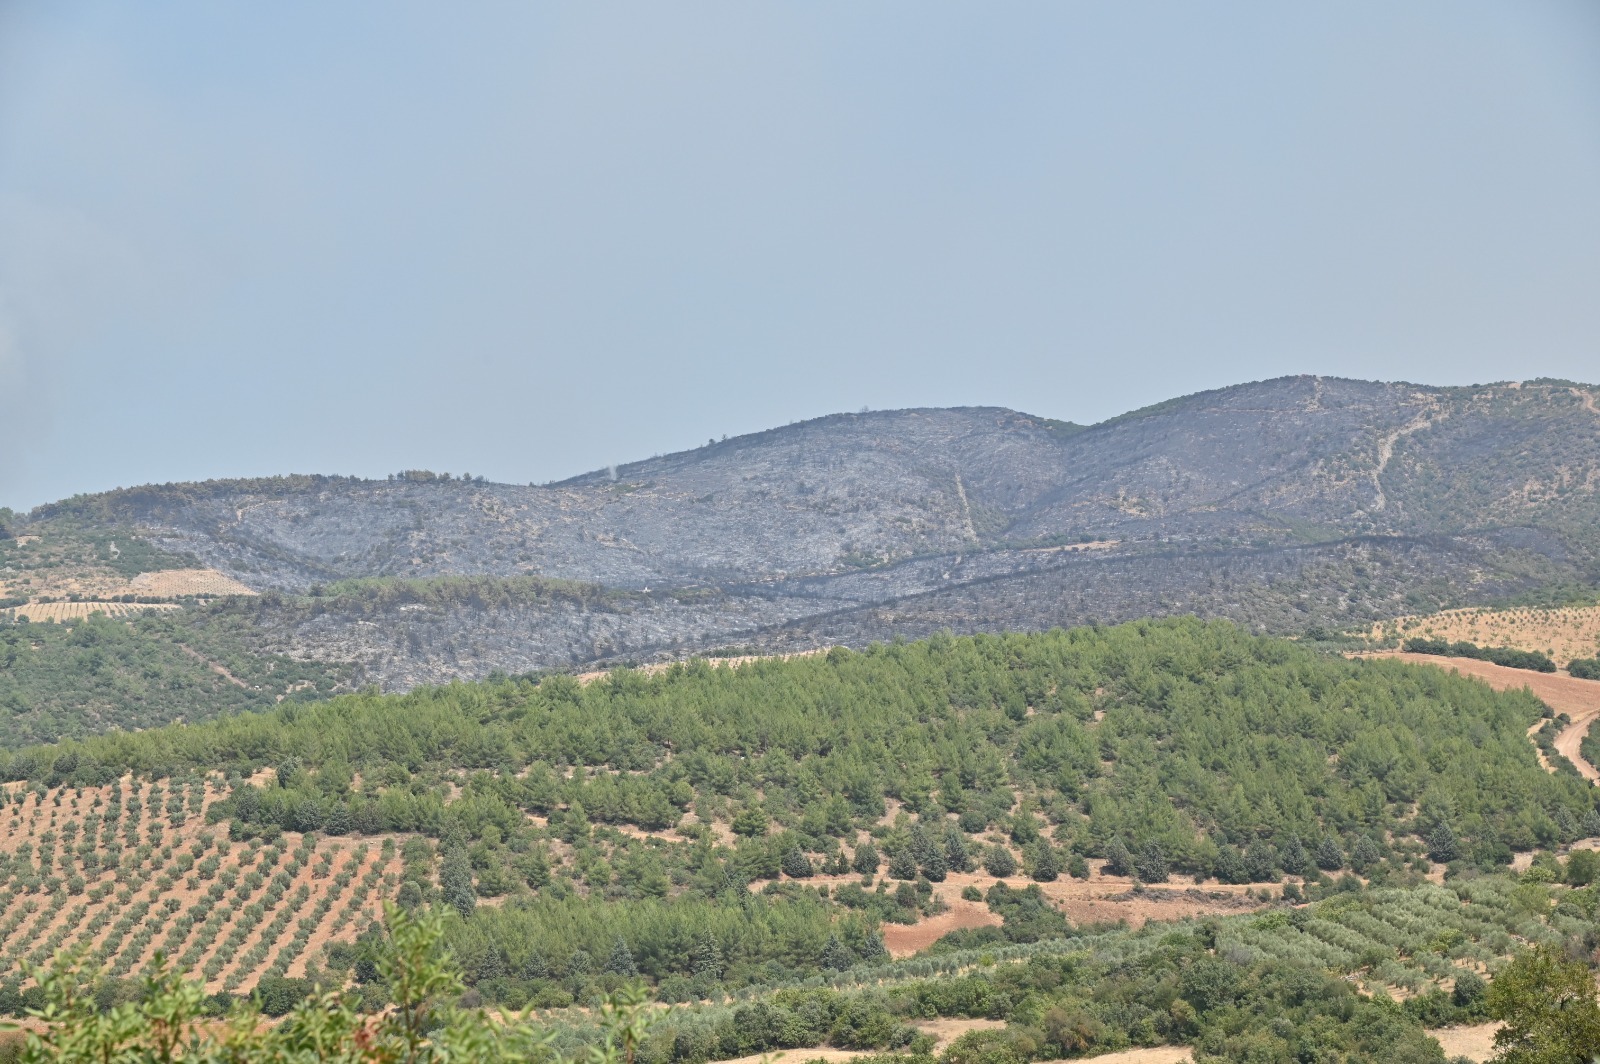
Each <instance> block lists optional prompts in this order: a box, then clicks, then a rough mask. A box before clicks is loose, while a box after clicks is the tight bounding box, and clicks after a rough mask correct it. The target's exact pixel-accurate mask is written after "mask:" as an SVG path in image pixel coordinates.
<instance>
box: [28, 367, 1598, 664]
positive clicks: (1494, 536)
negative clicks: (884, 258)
mask: <svg viewBox="0 0 1600 1064" xmlns="http://www.w3.org/2000/svg"><path fill="white" fill-rule="evenodd" d="M1593 394H1594V393H1593V390H1592V389H1590V388H1589V387H1588V386H1582V385H1576V384H1570V383H1566V382H1549V381H1545V382H1525V383H1521V384H1501V385H1490V386H1482V387H1472V388H1428V387H1422V386H1415V385H1407V384H1380V383H1369V382H1362V381H1348V380H1336V379H1327V378H1313V377H1295V378H1283V379H1279V380H1273V381H1266V382H1260V383H1256V384H1248V385H1240V386H1237V387H1233V388H1226V389H1222V390H1219V391H1215V392H1206V393H1201V394H1198V395H1193V396H1187V397H1184V398H1181V399H1174V400H1172V401H1170V402H1167V403H1163V404H1160V405H1158V406H1155V407H1151V408H1148V409H1145V410H1140V411H1134V412H1132V413H1129V414H1126V415H1123V416H1121V417H1118V418H1114V419H1112V420H1110V421H1108V422H1105V423H1102V424H1100V425H1095V426H1091V427H1082V426H1077V425H1071V424H1066V423H1062V422H1057V421H1051V420H1049V419H1047V418H1042V417H1037V416H1033V415H1028V414H1021V413H1017V412H1014V411H1009V410H1000V409H993V408H960V409H949V410H901V411H886V412H879V413H867V414H851V415H834V416H830V417H825V418H819V419H816V420H814V421H808V422H804V423H800V424H795V425H790V426H787V427H784V428H778V429H773V430H770V431H768V432H763V433H757V434H754V435H750V436H743V437H739V438H736V439H731V440H724V441H720V442H714V443H709V444H707V445H706V446H705V447H702V448H698V449H696V450H693V451H686V452H682V453H679V454H673V455H667V456H664V457H657V458H652V459H649V460H645V461H640V462H633V463H627V464H623V465H619V466H616V467H612V468H607V469H604V470H600V471H597V472H594V473H589V474H585V475H583V476H580V477H575V478H573V479H571V480H567V481H563V482H561V483H556V484H547V485H540V486H522V485H511V484H488V483H484V482H482V481H481V480H477V479H471V480H466V479H462V478H458V477H451V476H448V475H444V476H441V475H436V474H433V473H426V472H415V471H413V472H410V473H406V474H401V475H397V476H395V477H393V478H391V479H389V480H385V481H365V480H356V479H349V478H340V477H326V476H292V477H281V478H270V479H264V480H255V481H218V482H209V483H204V484H177V485H165V486H152V487H143V488H134V489H128V490H125V491H117V492H112V493H108V494H105V495H99V496H92V497H79V498H75V499H72V500H68V501H66V502H63V503H59V504H55V505H52V506H46V507H41V508H40V509H38V510H36V511H35V512H34V513H33V514H31V515H30V516H29V517H28V518H27V519H26V520H21V521H16V522H13V524H14V525H15V528H14V529H13V533H14V535H16V536H18V537H25V536H38V537H40V540H39V542H38V543H37V544H35V545H33V546H32V547H30V548H28V550H29V551H33V552H35V553H37V552H39V551H42V550H45V549H46V548H48V547H49V545H50V544H51V543H52V542H53V541H63V540H71V539H72V538H73V537H77V538H78V539H79V540H82V541H84V542H89V541H91V540H92V541H93V543H94V544H95V546H94V548H93V551H92V552H90V553H92V554H93V557H92V558H90V559H89V561H91V562H93V564H95V565H100V566H108V565H110V564H111V560H110V558H109V545H110V543H112V542H115V543H116V544H117V545H118V548H119V550H120V551H122V552H123V553H122V557H121V558H120V559H119V560H118V562H117V564H119V565H121V566H122V568H123V569H127V568H128V563H127V559H128V557H129V556H130V553H129V552H131V551H133V550H134V548H133V546H132V544H134V543H137V544H139V545H140V546H139V547H138V549H139V550H140V551H143V552H145V553H146V554H148V555H149V556H151V557H152V558H154V557H158V556H159V557H160V558H164V559H172V560H171V561H165V562H162V563H160V564H158V565H157V564H152V566H151V568H153V569H161V568H196V567H198V568H204V569H208V570H211V571H214V572H216V573H218V574H221V575H222V576H223V577H225V578H226V579H228V580H232V581H237V582H238V583H239V584H240V585H243V586H244V587H247V588H249V589H251V590H253V591H257V592H262V593H263V594H261V595H260V596H259V597H257V598H254V599H251V600H249V601H245V600H242V599H238V598H235V599H232V600H228V601H229V602H230V605H228V606H226V607H225V608H227V609H229V610H231V611H233V613H234V615H235V616H239V617H243V618H246V619H247V620H248V623H249V625H250V626H251V628H252V629H253V631H254V632H255V633H256V635H257V638H256V644H257V646H258V647H259V648H260V649H264V650H270V651H273V652H276V653H282V654H286V655H290V656H294V657H299V658H307V657H309V658H315V659H318V660H321V661H327V662H339V663H347V664H351V665H354V666H356V667H358V668H359V669H360V672H361V677H362V678H363V679H365V680H368V681H373V682H378V683H380V684H382V685H383V686H385V687H386V688H390V689H403V688H406V687H410V686H413V685H415V684H417V683H425V682H437V681H440V680H443V679H447V678H450V677H458V676H465V677H482V676H486V675H488V674H489V673H491V672H493V671H497V670H498V671H501V672H507V673H521V672H526V671H530V670H534V669H544V668H571V667H575V666H582V665H585V664H588V663H592V662H606V661H617V660H648V659H654V658H671V657H675V656H682V655H684V654H687V653H691V652H695V651H705V650H713V649H717V648H719V647H729V646H751V647H758V648H766V649H785V650H788V649H804V648H806V647H814V646H827V645H832V644H836V643H845V644H848V645H861V644H863V643H865V642H869V641H872V640H875V639H885V638H889V637H892V636H894V635H897V634H899V635H908V636H912V637H915V636H919V635H926V634H931V633H932V632H935V631H939V630H941V629H944V628H949V629H951V630H953V631H956V632H965V631H998V630H1007V629H1037V628H1047V627H1051V626H1055V625H1071V624H1077V623H1085V622H1089V621H1098V622H1102V623H1107V622H1117V621H1121V620H1126V619H1131V618H1135V617H1142V616H1159V615H1169V614H1174V613H1185V612H1191V613H1197V614H1200V615H1203V616H1215V617H1227V618H1231V619H1234V620H1238V621H1240V622H1242V623H1245V624H1247V625H1249V626H1251V627H1253V628H1256V629H1258V630H1265V631H1277V632H1299V631H1302V630H1304V629H1306V628H1308V627H1314V626H1323V627H1332V628H1347V627H1351V626H1354V625H1358V624H1363V623H1368V622H1375V621H1380V620H1384V619H1387V618H1391V617H1396V616H1400V615H1404V614H1414V613H1417V612H1419V611H1426V610H1433V609H1437V608H1439V607H1442V606H1468V605H1474V604H1481V603H1486V602H1492V601H1496V600H1501V599H1506V598H1510V597H1514V596H1528V595H1540V594H1551V593H1563V594H1564V593H1567V592H1569V591H1570V590H1571V589H1572V588H1578V587H1590V588H1592V587H1596V586H1600V494H1597V490H1600V415H1596V413H1595V412H1594V411H1595V406H1594V402H1593ZM113 536H120V537H122V538H121V539H113V538H112V537H113ZM128 537H133V538H132V539H129V538H128ZM12 542H13V543H15V542H16V540H13V541H12ZM0 550H3V551H4V557H3V558H0V563H4V564H8V565H10V566H11V567H12V569H13V571H15V572H16V573H17V576H16V577H13V576H12V575H11V574H10V573H7V572H6V571H5V570H4V569H0V577H3V578H5V579H7V580H8V581H10V582H11V583H13V584H16V585H17V586H19V587H21V586H23V585H22V584H21V578H23V577H25V578H26V579H31V580H33V581H34V583H33V585H32V586H33V587H35V588H37V587H39V586H41V584H40V582H41V581H43V580H45V579H46V572H45V570H43V569H40V568H33V569H29V570H27V572H26V573H23V571H22V570H20V569H17V568H16V567H17V566H18V565H19V564H22V563H23V559H24V555H25V554H26V551H24V550H23V549H22V548H18V547H15V546H13V547H9V548H0ZM80 553H82V552H80ZM85 556H86V557H87V555H85ZM460 578H470V580H469V581H468V582H467V583H465V584H463V583H461V582H460ZM129 579H132V578H131V577H130V578H129ZM140 579H143V577H140ZM373 581H378V582H380V583H381V584H382V585H383V586H382V587H379V586H377V585H374V584H373Z"/></svg>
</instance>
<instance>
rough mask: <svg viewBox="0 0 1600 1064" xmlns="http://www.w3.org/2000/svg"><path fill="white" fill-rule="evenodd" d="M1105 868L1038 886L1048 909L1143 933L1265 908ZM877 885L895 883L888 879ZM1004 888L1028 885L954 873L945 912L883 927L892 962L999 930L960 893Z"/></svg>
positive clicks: (833, 884)
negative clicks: (1164, 924) (961, 934)
mask: <svg viewBox="0 0 1600 1064" xmlns="http://www.w3.org/2000/svg"><path fill="white" fill-rule="evenodd" d="M1102 863H1103V862H1098V861H1096V862H1091V874H1090V877H1089V878H1088V879H1069V878H1067V877H1065V876H1063V877H1062V878H1061V879H1058V880H1056V881H1055V882H1053V883H1040V884H1037V885H1038V887H1039V891H1040V893H1042V894H1043V895H1044V896H1045V897H1046V898H1047V899H1049V901H1050V902H1051V904H1053V905H1054V906H1055V907H1056V908H1057V909H1059V910H1060V911H1061V912H1062V913H1063V914H1064V915H1065V916H1066V917H1067V919H1069V920H1071V921H1072V922H1073V924H1075V925H1081V924H1114V923H1126V924H1127V925H1128V926H1129V927H1132V928H1139V927H1143V926H1144V925H1145V924H1146V923H1148V922H1150V921H1151V920H1186V919H1189V918H1191V917H1196V916H1223V915H1229V914H1233V913H1241V912H1252V911H1254V910H1256V909H1261V908H1264V907H1266V906H1267V905H1268V904H1269V902H1267V901H1265V900H1263V899H1259V898H1256V897H1253V896H1247V895H1246V892H1247V891H1252V890H1253V889H1254V888H1252V887H1251V886H1249V885H1242V884H1226V883H1206V884H1204V885H1197V884H1193V883H1184V882H1179V881H1178V878H1181V877H1177V878H1175V879H1174V881H1173V882H1171V883H1162V884H1158V885H1152V886H1145V887H1144V888H1143V889H1141V890H1137V891H1136V890H1135V889H1134V881H1133V880H1132V879H1129V878H1127V877H1125V876H1108V875H1105V874H1104V872H1103V871H1102V870H1101V868H1100V867H1099V866H1100V865H1101V864H1102ZM879 878H880V880H881V881H884V882H889V883H891V884H892V883H893V881H892V880H888V879H887V878H886V877H879ZM766 882H767V881H765V880H755V881H754V882H752V883H751V884H750V889H751V890H752V891H759V890H761V889H762V888H763V887H764V886H766ZM806 882H807V883H808V884H810V885H812V886H827V887H828V888H829V889H830V890H836V889H838V888H839V887H842V886H844V885H845V884H847V883H859V882H861V877H859V876H856V875H842V876H816V877H814V878H812V879H809V880H807V881H806ZM1000 882H1004V883H1007V884H1009V885H1010V886H1012V887H1015V888H1022V887H1026V886H1030V885H1032V884H1031V882H1030V881H1029V880H1028V878H1027V877H1026V876H1022V875H1015V876H1009V877H996V876H991V875H989V874H987V873H984V872H952V873H951V874H950V876H949V877H948V878H947V879H945V881H944V882H943V883H938V884H935V886H934V888H933V892H934V895H935V896H936V897H939V898H940V899H942V900H943V901H944V903H945V904H946V905H947V906H949V908H948V909H946V911H944V912H942V913H940V914H938V915H937V916H930V917H926V918H924V919H922V920H919V921H917V922H916V923H914V924H884V925H883V942H884V945H885V946H886V947H888V950H889V954H890V956H892V957H895V958H900V957H909V956H911V955H912V954H914V953H917V952H918V951H920V950H924V949H927V948H928V947H929V946H931V945H933V943H935V942H937V941H938V940H939V939H940V938H942V937H943V936H945V935H947V934H949V933H950V932H951V931H956V930H959V929H962V928H969V927H998V926H1000V918H999V917H998V916H996V915H995V914H994V913H992V912H990V911H989V907H988V906H987V905H985V904H984V903H983V902H972V901H966V900H965V899H963V898H962V897H961V891H962V888H964V887H976V888H978V890H979V891H980V892H987V891H988V889H989V888H990V887H992V886H994V885H995V884H996V883H1000Z"/></svg>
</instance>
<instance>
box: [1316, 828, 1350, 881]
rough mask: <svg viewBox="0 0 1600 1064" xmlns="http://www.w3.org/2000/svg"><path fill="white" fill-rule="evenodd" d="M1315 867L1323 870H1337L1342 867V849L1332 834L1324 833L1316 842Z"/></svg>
mask: <svg viewBox="0 0 1600 1064" xmlns="http://www.w3.org/2000/svg"><path fill="white" fill-rule="evenodd" d="M1317 867H1318V868H1320V869H1322V870H1323V871H1324V872H1337V871H1338V870H1339V869H1341V868H1343V867H1344V851H1343V850H1341V849H1339V843H1338V842H1337V841H1336V840H1335V839H1334V837H1333V836H1332V835H1324V836H1323V837H1322V841H1321V842H1320V843H1318V844H1317Z"/></svg>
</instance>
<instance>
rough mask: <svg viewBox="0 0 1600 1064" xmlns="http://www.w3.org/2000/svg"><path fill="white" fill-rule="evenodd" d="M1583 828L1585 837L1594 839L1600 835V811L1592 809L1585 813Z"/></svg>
mask: <svg viewBox="0 0 1600 1064" xmlns="http://www.w3.org/2000/svg"><path fill="white" fill-rule="evenodd" d="M1582 828H1583V837H1584V838H1586V839H1592V838H1594V837H1596V836H1597V835H1600V812H1597V811H1596V810H1593V809H1591V810H1589V811H1588V812H1587V813H1585V814H1583V824H1582Z"/></svg>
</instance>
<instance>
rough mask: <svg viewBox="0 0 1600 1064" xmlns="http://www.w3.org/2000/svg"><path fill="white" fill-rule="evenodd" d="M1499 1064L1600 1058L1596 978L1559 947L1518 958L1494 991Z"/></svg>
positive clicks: (1569, 1063)
mask: <svg viewBox="0 0 1600 1064" xmlns="http://www.w3.org/2000/svg"><path fill="white" fill-rule="evenodd" d="M1487 1000H1488V1008H1489V1015H1490V1016H1491V1017H1493V1018H1494V1019H1496V1020H1499V1021H1501V1023H1503V1024H1504V1025H1505V1026H1503V1027H1502V1028H1501V1029H1500V1030H1499V1031H1498V1032H1497V1033H1496V1034H1495V1036H1494V1044H1495V1046H1496V1047H1497V1048H1498V1049H1499V1051H1500V1052H1499V1054H1498V1055H1497V1056H1496V1057H1495V1060H1496V1061H1497V1062H1498V1064H1584V1062H1587V1061H1589V1060H1591V1059H1593V1058H1594V1057H1595V1056H1597V1055H1600V1004H1597V1003H1596V1001H1595V984H1594V977H1593V976H1592V975H1591V974H1590V972H1589V968H1588V966H1587V965H1585V964H1584V963H1583V962H1581V961H1576V960H1571V959H1569V958H1568V957H1566V956H1565V955H1563V953H1562V952H1561V951H1560V949H1559V948H1557V947H1555V946H1539V947H1537V948H1535V949H1532V950H1529V951H1527V952H1526V953H1522V954H1520V955H1518V956H1517V957H1516V959H1514V960H1513V961H1512V962H1511V963H1510V964H1509V965H1507V966H1506V967H1505V968H1504V969H1502V970H1501V972H1500V974H1499V975H1497V976H1496V977H1495V980H1494V982H1493V983H1492V984H1490V986H1489V994H1488V999H1487Z"/></svg>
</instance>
